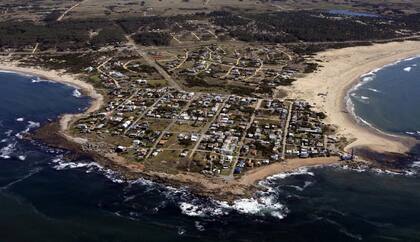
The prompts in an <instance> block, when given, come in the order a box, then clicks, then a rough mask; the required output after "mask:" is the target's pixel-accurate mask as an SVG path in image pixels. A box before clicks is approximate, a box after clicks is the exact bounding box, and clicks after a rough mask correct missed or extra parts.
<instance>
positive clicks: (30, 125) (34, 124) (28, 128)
mask: <svg viewBox="0 0 420 242" xmlns="http://www.w3.org/2000/svg"><path fill="white" fill-rule="evenodd" d="M40 126H41V124H40V123H38V122H34V121H28V125H27V126H26V128H25V129H24V130H23V131H21V132H19V133H17V134H15V136H16V137H17V138H19V139H22V138H23V134H27V133H28V132H29V131H31V130H32V129H35V128H39V127H40Z"/></svg>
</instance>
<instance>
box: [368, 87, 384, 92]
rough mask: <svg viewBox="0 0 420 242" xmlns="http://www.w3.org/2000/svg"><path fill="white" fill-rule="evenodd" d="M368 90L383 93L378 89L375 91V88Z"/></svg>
mask: <svg viewBox="0 0 420 242" xmlns="http://www.w3.org/2000/svg"><path fill="white" fill-rule="evenodd" d="M368 90H369V91H372V92H376V93H381V91H379V90H378V89H375V88H368Z"/></svg>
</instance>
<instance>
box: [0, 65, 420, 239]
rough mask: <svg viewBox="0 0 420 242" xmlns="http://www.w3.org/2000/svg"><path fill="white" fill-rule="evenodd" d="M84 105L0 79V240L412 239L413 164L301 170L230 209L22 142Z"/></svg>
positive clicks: (417, 167) (9, 77) (38, 86)
mask: <svg viewBox="0 0 420 242" xmlns="http://www.w3.org/2000/svg"><path fill="white" fill-rule="evenodd" d="M378 74H379V72H378V73H377V75H378ZM378 90H379V89H378ZM381 90H382V91H384V90H383V89H381ZM89 102H90V100H89V98H86V97H83V96H80V95H78V92H77V91H75V89H74V88H73V87H69V86H65V85H62V84H57V83H53V82H49V81H45V80H40V79H39V78H35V77H31V76H25V75H18V74H13V73H5V72H0V141H1V142H0V242H3V241H5V242H14V241H22V242H23V241H25V242H26V241H101V242H103V241H146V242H149V241H165V242H166V241H183V242H184V241H186V242H188V241H258V242H260V241H270V242H272V241H320V242H321V241H322V242H326V241H333V242H336V241H420V220H419V219H418V218H419V217H420V207H419V206H418V204H419V201H420V189H419V188H420V179H419V176H418V175H417V173H418V172H419V171H420V162H417V163H413V165H412V166H410V167H407V170H406V171H405V173H404V174H394V173H392V172H387V171H380V170H367V169H362V168H361V169H358V170H354V169H349V168H346V167H336V166H329V167H318V168H311V169H306V168H302V169H299V170H297V171H294V172H290V173H284V174H278V175H275V176H273V177H270V178H268V179H266V180H264V181H261V182H260V185H261V186H262V187H265V189H264V190H263V191H260V192H258V193H257V194H256V198H254V199H243V200H238V201H235V203H234V204H231V205H229V204H226V203H224V202H221V201H215V200H212V199H209V198H203V197H198V196H196V195H194V194H191V193H190V192H188V189H187V188H180V189H179V188H178V189H175V188H172V187H168V186H164V185H160V184H157V183H154V182H151V181H148V180H144V179H138V180H136V181H125V180H124V179H123V178H122V177H120V176H119V175H118V174H116V173H115V172H113V171H111V170H107V169H104V168H102V167H101V166H99V165H98V164H96V163H94V162H93V161H91V160H78V161H74V162H66V161H64V160H63V159H62V157H63V155H65V153H66V151H63V150H59V149H52V148H49V147H46V146H45V145H43V144H42V143H39V142H33V141H27V140H23V139H21V136H22V135H23V134H24V133H25V132H31V131H32V130H34V129H36V128H37V127H39V126H40V125H42V124H44V123H45V122H47V121H48V120H49V119H56V118H57V117H58V116H59V115H60V114H62V113H77V112H82V111H83V110H85V109H86V108H87V107H88V105H89ZM413 127H414V126H413ZM401 130H405V129H403V128H401ZM407 130H408V129H407ZM409 130H412V127H411V126H410V129H409ZM415 130H420V129H415Z"/></svg>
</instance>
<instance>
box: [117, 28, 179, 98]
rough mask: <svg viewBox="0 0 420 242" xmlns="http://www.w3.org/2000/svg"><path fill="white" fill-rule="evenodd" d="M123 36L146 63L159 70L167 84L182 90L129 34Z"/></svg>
mask: <svg viewBox="0 0 420 242" xmlns="http://www.w3.org/2000/svg"><path fill="white" fill-rule="evenodd" d="M125 38H126V39H127V41H128V44H129V45H131V46H133V47H134V49H135V50H136V52H137V53H138V54H139V55H140V56H141V57H143V59H144V60H145V61H146V62H147V64H149V65H150V66H152V67H153V68H155V70H156V71H157V72H159V74H160V75H162V77H163V78H165V80H166V81H168V83H169V85H171V86H172V87H173V88H175V89H177V90H178V91H182V88H181V86H180V85H179V84H178V83H177V82H176V81H175V80H174V79H173V78H172V77H171V76H170V75H169V74H168V73H167V72H166V71H165V70H164V69H163V68H162V67H161V66H160V65H158V64H157V63H156V61H154V60H152V59H151V58H150V56H149V55H148V54H147V53H146V52H145V51H143V50H142V48H141V47H140V46H138V45H137V44H136V43H135V42H134V40H133V39H132V38H131V37H130V36H129V35H126V36H125Z"/></svg>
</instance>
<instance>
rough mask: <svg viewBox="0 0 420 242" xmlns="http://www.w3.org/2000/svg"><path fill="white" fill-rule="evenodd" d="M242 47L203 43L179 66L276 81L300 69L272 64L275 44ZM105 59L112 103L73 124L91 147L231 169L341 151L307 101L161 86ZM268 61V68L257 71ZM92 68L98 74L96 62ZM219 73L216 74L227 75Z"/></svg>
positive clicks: (103, 75)
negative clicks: (286, 69) (286, 68)
mask: <svg viewBox="0 0 420 242" xmlns="http://www.w3.org/2000/svg"><path fill="white" fill-rule="evenodd" d="M241 51H242V52H241V53H240V52H238V51H236V50H234V51H233V54H232V55H233V56H228V54H226V53H227V52H228V50H225V49H224V48H222V47H221V46H218V45H212V46H207V47H201V48H199V49H197V50H194V51H191V52H188V53H186V55H185V57H184V58H185V60H181V61H185V64H183V65H181V67H180V68H179V69H180V72H178V73H182V72H184V73H187V72H190V71H188V70H187V69H188V68H193V69H194V70H195V71H199V72H203V71H204V72H205V71H207V70H209V71H210V72H212V71H214V70H218V69H217V68H219V69H220V70H222V69H223V70H224V71H226V70H228V72H229V73H228V75H227V76H228V78H231V79H232V78H233V79H232V80H235V77H239V78H241V79H242V81H244V79H245V75H246V76H248V75H254V76H260V75H261V76H260V77H263V78H266V77H270V79H271V80H272V81H273V82H275V80H276V78H277V77H279V78H286V77H291V76H292V75H293V73H294V71H293V70H288V71H285V70H283V72H282V73H281V74H280V73H278V72H277V71H276V70H275V69H271V67H270V65H274V64H278V63H277V62H276V61H275V59H276V58H277V57H276V56H278V55H282V58H283V57H284V56H283V55H284V54H279V52H274V51H273V49H270V48H266V47H261V48H257V47H255V48H245V49H244V50H241ZM210 61H211V63H210ZM99 63H104V64H102V65H99V66H98V67H97V68H96V69H97V70H98V74H99V77H100V79H101V80H103V81H104V84H105V87H106V91H107V99H106V104H105V105H104V107H103V108H102V109H101V110H100V111H98V112H95V113H92V114H90V115H89V116H88V117H85V118H82V119H80V120H78V121H77V122H76V123H75V124H74V127H73V128H74V129H73V131H74V132H76V133H77V135H78V136H80V137H82V138H88V139H89V141H90V142H89V143H90V144H91V145H90V146H89V147H91V148H92V147H96V148H95V149H102V152H104V153H109V152H111V153H113V152H116V153H119V154H120V155H123V156H126V157H128V158H129V159H130V160H135V161H138V162H146V163H147V162H151V161H153V162H157V163H156V164H157V165H159V166H160V165H161V166H169V165H171V164H176V163H177V162H176V161H178V160H180V159H183V160H189V161H191V162H189V166H188V170H191V171H197V172H202V173H205V174H208V175H217V174H226V175H228V174H233V173H241V172H242V171H243V170H245V169H252V168H253V167H256V166H261V165H265V164H269V163H272V162H278V161H282V160H284V159H286V158H294V157H300V158H308V157H316V156H327V155H330V154H332V153H334V152H336V150H335V147H334V144H335V143H336V140H335V139H334V137H332V136H328V135H327V127H326V126H325V125H324V124H323V123H322V120H321V117H320V115H319V114H318V113H316V112H313V111H312V110H311V108H310V105H309V104H308V103H306V102H303V101H298V100H280V99H276V98H271V97H266V98H265V97H259V98H255V97H246V96H239V95H228V94H219V93H208V92H188V91H180V90H177V89H175V88H171V87H166V86H164V87H156V86H151V85H149V83H150V80H148V79H147V78H143V77H138V76H136V77H133V73H132V72H133V71H132V70H130V69H128V68H135V65H138V64H130V65H129V64H124V63H123V62H119V61H112V60H111V61H109V60H107V59H104V60H100V61H99ZM127 63H129V62H127ZM209 63H210V65H209ZM263 63H265V64H266V65H268V67H267V68H266V69H264V71H262V72H261V73H256V70H257V69H262V65H264V64H263ZM166 64H169V62H168V63H166ZM180 64H182V62H174V63H172V64H171V65H172V66H164V67H166V68H174V67H176V66H180ZM184 65H185V66H184ZM229 65H233V66H231V67H229ZM127 67H128V68H127ZM187 67H188V68H187ZM86 71H88V72H89V73H91V72H92V73H93V72H94V71H95V68H89V69H87V70H86ZM195 71H192V72H190V73H189V74H193V73H194V72H195ZM213 74H215V73H213ZM219 74H220V73H216V74H215V77H217V78H219V79H221V77H220V75H219ZM242 75H244V76H242ZM223 76H226V74H223ZM222 79H223V78H222ZM104 144H106V145H104ZM89 147H88V148H89ZM97 147H100V148H97ZM92 149H93V148H92ZM171 161H175V162H171Z"/></svg>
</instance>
